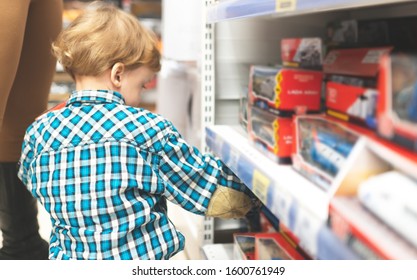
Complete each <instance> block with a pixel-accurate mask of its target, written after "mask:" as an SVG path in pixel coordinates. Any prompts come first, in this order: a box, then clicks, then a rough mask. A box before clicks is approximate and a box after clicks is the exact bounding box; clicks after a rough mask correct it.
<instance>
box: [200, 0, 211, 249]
mask: <svg viewBox="0 0 417 280" xmlns="http://www.w3.org/2000/svg"><path fill="white" fill-rule="evenodd" d="M213 3H214V0H204V6H203V9H202V11H203V15H202V17H201V18H202V37H203V38H202V40H201V41H202V48H201V49H202V57H201V62H202V63H201V77H202V82H201V87H202V88H201V94H202V98H201V100H202V102H201V116H202V118H201V122H202V123H201V126H200V127H202V131H201V133H202V137H201V145H200V147H201V149H202V150H203V151H205V152H208V147H207V145H206V142H205V138H206V137H205V129H204V128H205V127H207V126H209V125H213V124H214V100H215V72H214V59H215V56H214V24H212V23H207V18H206V17H207V8H208V7H209V6H210V5H211V4H213ZM202 231H203V232H202V234H201V235H202V237H203V241H202V243H203V244H212V243H213V240H214V219H213V218H208V217H206V218H204V222H203V229H202Z"/></svg>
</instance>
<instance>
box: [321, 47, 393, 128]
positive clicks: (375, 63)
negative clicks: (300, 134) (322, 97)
mask: <svg viewBox="0 0 417 280" xmlns="http://www.w3.org/2000/svg"><path fill="white" fill-rule="evenodd" d="M390 51H391V48H389V47H384V48H359V49H339V50H332V51H330V52H329V53H328V55H327V56H326V59H325V60H324V62H323V71H324V73H325V80H326V112H327V114H328V115H331V116H333V117H336V118H339V119H342V120H345V121H351V122H355V123H358V124H365V125H366V126H368V127H370V128H375V127H376V121H375V117H376V116H375V115H376V114H375V113H376V102H377V97H378V91H377V82H378V70H379V61H380V59H381V57H382V56H383V55H384V54H387V53H389V52H390Z"/></svg>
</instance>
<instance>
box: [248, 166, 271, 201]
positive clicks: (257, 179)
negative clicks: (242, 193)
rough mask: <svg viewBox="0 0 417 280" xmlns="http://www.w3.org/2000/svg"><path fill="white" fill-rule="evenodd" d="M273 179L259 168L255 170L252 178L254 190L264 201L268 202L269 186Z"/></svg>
mask: <svg viewBox="0 0 417 280" xmlns="http://www.w3.org/2000/svg"><path fill="white" fill-rule="evenodd" d="M270 183H271V180H270V179H269V178H268V177H266V176H265V175H264V174H262V173H261V172H260V171H258V170H254V172H253V178H252V191H253V193H254V194H255V195H256V196H257V197H258V198H259V199H260V200H261V201H262V202H263V203H264V204H266V203H267V197H268V188H269V185H270Z"/></svg>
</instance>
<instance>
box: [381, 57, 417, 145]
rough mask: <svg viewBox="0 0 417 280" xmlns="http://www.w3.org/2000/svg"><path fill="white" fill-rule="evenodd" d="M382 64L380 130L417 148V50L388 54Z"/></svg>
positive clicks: (397, 140) (399, 142)
mask: <svg viewBox="0 0 417 280" xmlns="http://www.w3.org/2000/svg"><path fill="white" fill-rule="evenodd" d="M380 66H381V67H380V79H381V82H380V87H379V91H380V98H379V100H378V110H377V118H378V133H379V134H380V135H381V136H382V137H384V138H387V139H389V140H391V141H393V142H395V143H397V144H399V145H401V146H403V147H406V148H408V149H410V150H412V151H415V152H417V54H410V53H408V54H407V53H393V54H392V55H385V56H384V57H383V59H382V60H381V65H380Z"/></svg>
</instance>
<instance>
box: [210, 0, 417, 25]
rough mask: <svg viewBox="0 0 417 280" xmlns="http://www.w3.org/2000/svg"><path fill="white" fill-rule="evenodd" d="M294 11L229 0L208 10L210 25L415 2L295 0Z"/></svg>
mask: <svg viewBox="0 0 417 280" xmlns="http://www.w3.org/2000/svg"><path fill="white" fill-rule="evenodd" d="M293 2H296V5H297V6H296V8H295V9H293V10H278V9H277V8H276V4H275V3H276V0H229V1H224V2H220V3H216V4H215V5H212V6H211V7H209V9H208V10H207V15H206V16H207V21H208V23H216V22H220V21H225V20H233V19H241V18H253V17H261V16H275V17H283V16H297V15H304V14H309V13H318V12H327V11H341V10H346V9H356V8H365V7H372V6H381V5H388V4H402V3H412V2H415V1H414V0H367V1H364V0H315V1H312V0H294V1H293Z"/></svg>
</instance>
